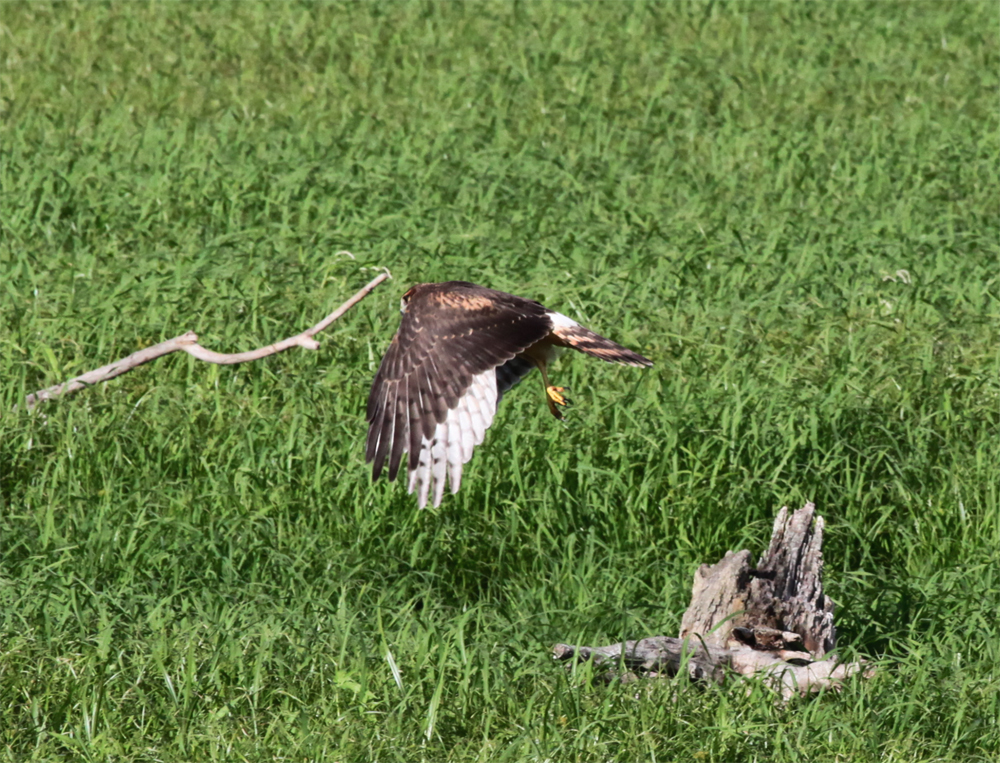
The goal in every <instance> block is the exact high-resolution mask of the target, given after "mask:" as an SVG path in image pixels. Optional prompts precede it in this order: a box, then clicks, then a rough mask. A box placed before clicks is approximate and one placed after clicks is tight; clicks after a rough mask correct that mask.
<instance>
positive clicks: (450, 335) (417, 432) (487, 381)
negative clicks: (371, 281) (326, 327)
mask: <svg viewBox="0 0 1000 763" xmlns="http://www.w3.org/2000/svg"><path fill="white" fill-rule="evenodd" d="M400 310H401V311H402V313H403V318H402V321H401V322H400V324H399V331H397V332H396V336H394V337H393V338H392V342H391V343H390V344H389V349H388V350H386V352H385V357H383V358H382V364H381V365H380V366H379V369H378V373H376V374H375V381H374V382H373V383H372V390H371V394H370V395H369V396H368V422H369V426H368V441H367V444H366V447H365V460H366V461H373V462H374V466H373V468H372V478H373V479H378V476H379V474H381V473H382V467H383V466H385V462H386V459H387V458H388V460H389V479H390V480H394V479H396V474H397V472H398V471H399V466H400V464H401V463H402V459H403V454H404V453H409V459H408V464H407V469H408V471H409V475H410V485H409V492H410V493H412V492H414V491H417V502H418V503H419V505H420V508H423V507H424V506H426V505H427V498H428V496H429V495H431V494H433V500H434V506H438V505H439V504H440V503H441V498H442V497H443V496H444V483H445V475H446V474H447V476H448V482H449V483H450V484H451V492H452V493H457V492H458V486H459V484H460V483H461V480H462V465H463V464H465V463H466V462H467V461H468V460H469V459H470V458H472V450H473V448H474V447H475V446H476V445H479V444H480V443H481V442H482V441H483V438H484V437H485V436H486V430H487V429H488V428H489V426H490V424H491V423H492V422H493V415H494V414H495V413H496V410H497V405H498V404H499V403H500V398H502V397H503V393H504V392H506V391H507V390H509V389H510V388H511V387H513V386H514V385H515V384H517V383H518V382H519V381H521V378H522V377H524V376H525V375H526V374H528V373H529V372H530V371H531V369H533V368H537V369H538V370H539V371H541V374H542V383H543V384H544V385H545V397H546V402H547V403H548V406H549V410H550V411H551V412H552V415H553V416H555V417H556V418H558V419H561V418H562V414H561V413H560V411H559V406H565V405H567V404H568V403H569V401H568V400H567V399H566V397H565V396H564V395H563V392H564V391H565V390H564V389H563V388H562V387H553V386H552V385H550V384H549V377H548V374H547V373H546V370H547V367H548V364H549V363H550V362H552V360H553V359H554V358H555V356H556V351H557V348H559V347H572V348H573V349H575V350H579V351H580V352H585V353H587V354H588V355H593V356H594V357H596V358H600V359H601V360H606V361H609V362H613V363H623V364H625V365H628V366H651V365H653V363H652V361H650V360H647V359H646V358H644V357H642V355H639V354H638V353H635V352H632V351H631V350H627V349H625V348H624V347H622V346H621V345H618V344H615V343H614V342H612V341H611V340H610V339H605V338H604V337H603V336H599V335H598V334H595V333H594V332H593V331H591V330H590V329H587V328H584V327H583V326H581V325H580V324H579V323H577V322H576V321H574V320H571V319H570V318H567V317H566V316H565V315H561V314H559V313H557V312H554V311H552V310H549V309H547V308H546V307H544V306H543V305H540V304H539V303H538V302H535V301H534V300H531V299H524V298H523V297H515V296H514V295H513V294H505V293H504V292H502V291H494V290H493V289H487V288H485V287H483V286H476V285H475V284H471V283H466V282H465V281H448V282H446V283H422V284H418V285H416V286H414V287H413V288H412V289H410V290H409V291H408V292H406V294H404V295H403V299H402V300H401V302H400Z"/></svg>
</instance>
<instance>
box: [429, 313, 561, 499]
mask: <svg viewBox="0 0 1000 763" xmlns="http://www.w3.org/2000/svg"><path fill="white" fill-rule="evenodd" d="M566 320H569V319H568V318H567V319H566ZM496 412H497V375H496V370H495V369H493V368H491V369H490V370H489V371H485V372H483V373H481V374H479V375H478V376H474V377H472V384H471V385H469V389H467V390H466V391H465V394H464V395H462V397H461V398H460V399H459V401H458V405H456V406H455V407H454V408H452V409H451V410H449V411H448V413H447V415H446V416H445V420H444V421H442V422H441V423H440V424H438V425H437V426H436V427H435V428H434V432H433V434H432V435H431V436H430V438H427V437H421V439H420V455H419V458H418V461H417V466H416V468H415V469H413V470H411V471H410V486H409V492H410V493H413V492H416V494H417V504H418V505H419V506H420V508H421V509H422V508H424V507H425V506H426V505H427V500H428V498H432V499H433V500H432V504H433V506H434V507H435V508H436V507H437V506H440V505H441V499H442V498H443V497H444V483H445V476H446V475H447V480H448V484H449V485H450V486H451V492H452V493H457V492H458V486H459V485H460V484H462V465H463V464H466V463H468V461H469V459H470V458H472V450H473V448H475V447H476V446H477V445H479V444H480V443H481V442H482V441H483V439H484V438H485V437H486V430H487V429H489V427H490V424H492V423H493V416H494V415H495V414H496ZM432 494H433V495H432Z"/></svg>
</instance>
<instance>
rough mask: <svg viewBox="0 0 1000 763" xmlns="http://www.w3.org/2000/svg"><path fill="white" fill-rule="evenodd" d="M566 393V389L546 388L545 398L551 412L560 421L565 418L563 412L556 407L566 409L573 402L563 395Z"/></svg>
mask: <svg viewBox="0 0 1000 763" xmlns="http://www.w3.org/2000/svg"><path fill="white" fill-rule="evenodd" d="M565 391H566V388H565V387H552V386H549V387H546V388H545V397H546V399H547V400H548V403H549V410H550V411H552V415H553V416H555V417H556V418H557V419H560V420H561V419H562V418H563V415H562V412H561V411H560V410H559V409H558V408H556V406H557V405H558V406H561V407H563V408H565V407H567V406H569V405H570V404H571V402H572V401H571V400H570V399H569V398H568V397H566V396H565V395H564V394H563V392H565Z"/></svg>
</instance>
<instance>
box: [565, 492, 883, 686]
mask: <svg viewBox="0 0 1000 763" xmlns="http://www.w3.org/2000/svg"><path fill="white" fill-rule="evenodd" d="M822 545H823V518H822V517H819V516H815V507H814V506H813V504H811V503H807V504H806V505H805V506H804V507H803V508H801V509H799V510H798V511H796V512H794V513H790V512H789V511H788V508H787V507H784V508H782V509H781V511H780V512H779V513H778V516H777V518H776V519H775V521H774V530H773V532H772V534H771V543H770V546H769V548H768V550H767V553H766V554H764V556H763V557H762V558H761V560H760V562H759V563H758V565H757V566H756V567H753V566H752V564H751V559H750V552H749V551H739V552H737V553H732V552H729V553H727V554H726V556H725V557H724V558H723V559H722V560H721V561H719V562H718V563H716V564H714V565H707V564H705V565H702V566H701V568H700V569H699V570H698V571H697V572H696V573H695V577H694V585H693V587H692V594H691V604H690V606H689V607H688V609H687V611H686V612H685V613H684V617H683V619H682V621H681V633H680V638H670V637H668V636H654V637H651V638H645V639H641V640H639V641H626V642H624V643H622V644H612V645H610V646H604V647H576V646H569V645H567V644H556V646H555V647H554V649H553V652H554V655H555V657H556V659H559V660H570V659H577V660H589V659H593V660H594V661H595V663H597V664H608V665H613V666H620V667H622V668H625V669H626V670H628V671H631V675H646V676H660V675H664V676H674V675H677V674H678V673H679V672H680V671H681V669H682V666H683V667H684V668H685V670H686V674H687V675H688V677H690V678H691V679H694V680H703V681H713V682H716V683H723V682H724V681H725V680H726V678H727V677H729V676H732V675H740V676H753V675H757V676H762V677H763V678H765V679H766V680H767V682H768V683H769V684H770V685H771V686H772V687H773V688H774V689H775V690H777V691H779V692H780V693H781V696H782V697H783V698H784V699H788V698H790V697H791V696H793V695H795V694H797V693H798V694H806V693H808V692H810V691H816V690H818V689H820V688H823V687H828V688H837V687H839V685H840V683H841V682H842V681H843V680H844V679H845V678H847V677H848V676H851V675H853V674H856V673H859V672H860V673H863V674H864V675H865V676H866V677H867V676H870V675H871V670H868V669H866V666H865V664H864V663H863V662H854V663H841V662H839V661H838V660H836V659H835V658H832V659H823V658H824V656H825V655H826V654H827V653H828V652H830V651H832V650H833V648H834V646H835V645H836V630H835V628H834V624H833V602H831V601H830V599H829V597H827V596H826V595H825V594H824V593H823V586H822V581H821V577H822V572H823V553H822ZM626 675H629V674H626Z"/></svg>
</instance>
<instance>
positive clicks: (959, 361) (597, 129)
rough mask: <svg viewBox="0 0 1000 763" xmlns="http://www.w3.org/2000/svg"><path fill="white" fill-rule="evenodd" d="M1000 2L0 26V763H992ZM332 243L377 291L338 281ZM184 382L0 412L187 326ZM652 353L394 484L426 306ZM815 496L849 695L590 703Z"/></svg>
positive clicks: (338, 260)
mask: <svg viewBox="0 0 1000 763" xmlns="http://www.w3.org/2000/svg"><path fill="white" fill-rule="evenodd" d="M998 29H1000V12H998V10H997V6H996V4H995V3H991V2H921V3H917V2H907V3H892V2H882V3H869V4H860V3H854V2H850V3H842V2H834V3H822V4H821V3H811V4H804V3H803V4H784V3H772V4H765V3H744V4H741V3H704V4H703V3H671V4H666V5H655V4H627V3H601V4H596V3H593V4H592V3H586V4H562V3H555V4H553V3H524V2H518V3H480V4H459V3H453V4H441V3H433V2H421V3H417V2H407V3H380V4H349V5H339V4H338V5H333V4H329V5H327V4H324V5H313V4H302V3H293V2H288V3H225V2H222V3H212V4H207V3H149V4H138V3H117V4H96V3H82V4H78V3H58V4H53V5H48V4H42V3H35V2H31V3H18V2H4V3H3V5H2V7H0V43H2V44H0V48H2V55H0V109H2V133H0V152H2V153H0V158H2V164H0V184H2V197H0V226H2V227H0V231H2V233H0V756H2V758H3V759H4V760H10V761H28V760H31V761H41V760H57V759H58V760H67V759H72V760H94V761H97V760H113V761H182V760H227V761H228V760H248V761H264V760H295V761H298V760H302V761H305V760H314V761H365V760H379V761H418V760H426V761H455V762H459V761H486V760H490V761H494V760H495V761H501V760H506V761H520V760H537V761H543V760H549V761H640V760H642V761H647V760H648V761H654V760H655V761H734V762H739V761H781V762H784V761H802V762H803V763H805V762H809V763H811V762H814V761H844V762H847V761H995V760H997V759H998V757H1000V244H998V242H1000V179H998V178H1000V173H998V156H1000V139H998V134H1000V120H998V70H1000V54H998V52H1000V45H998ZM340 250H349V251H351V252H353V253H354V255H355V258H356V259H353V260H352V259H350V258H348V257H346V256H343V255H337V254H336V253H337V252H338V251H340ZM379 267H388V268H389V269H390V270H391V271H392V274H393V277H394V280H392V281H390V282H388V283H386V284H384V285H383V286H381V287H380V288H379V289H378V290H377V291H376V292H375V293H374V294H373V295H371V296H370V297H369V298H368V299H367V300H365V301H364V302H362V303H361V304H360V305H359V306H358V307H356V308H355V309H354V310H353V311H352V312H350V313H349V314H348V315H347V316H346V317H345V318H344V319H343V320H341V321H340V322H339V323H337V324H335V325H334V326H333V327H332V328H331V329H330V330H329V331H328V332H326V333H325V334H324V335H322V336H321V337H320V339H321V340H322V348H321V349H320V350H319V351H318V352H316V353H309V352H304V351H297V352H289V353H285V354H283V355H279V356H275V357H272V358H269V359H267V360H264V361H260V362H257V363H254V364H249V365H244V366H237V367H227V368H220V367H217V366H209V365H206V364H203V363H199V362H197V361H195V360H193V359H191V358H188V357H187V356H181V355H174V356H170V357H168V358H163V359H161V360H159V361H157V362H156V363H155V364H153V365H151V366H146V367H143V368H141V369H138V370H136V371H133V372H132V373H130V374H127V375H126V376H123V377H121V378H120V379H117V380H115V381H113V382H110V383H108V384H106V385H101V386H97V387H94V388H92V389H88V390H85V391H82V392H80V393H78V394H76V395H74V396H72V397H68V398H65V399H63V400H60V401H57V402H53V403H48V404H44V405H43V406H40V407H39V408H38V409H37V410H36V412H35V413H33V414H32V413H27V412H25V411H24V408H23V406H21V408H20V410H18V411H17V412H12V409H13V408H14V407H15V406H17V405H18V403H19V402H20V401H22V400H23V398H24V396H25V395H26V394H27V393H29V392H32V391H34V390H36V389H40V388H42V387H45V386H48V385H50V384H54V383H56V382H58V381H62V380H64V379H66V378H69V377H70V376H73V375H76V374H78V373H82V372H85V371H88V370H91V369H93V368H96V367H97V366H100V365H103V364H105V363H108V362H110V361H112V360H114V359H117V358H120V357H123V356H125V355H127V354H129V353H130V352H133V351H134V350H136V349H138V348H140V347H144V346H148V345H150V344H153V343H155V342H158V341H161V340H162V339H166V338H168V337H171V336H174V335H177V334H180V333H182V332H183V331H185V330H195V331H197V332H198V333H199V335H200V336H201V338H202V341H203V343H204V344H205V345H206V346H208V347H211V348H213V349H216V350H220V351H225V352H235V351H239V350H247V349H252V348H254V347H258V346H260V345H264V344H268V343H270V342H273V341H275V340H277V339H280V338H283V337H285V336H289V335H291V334H294V333H297V332H298V331H300V330H302V329H304V328H306V327H307V326H310V325H312V324H313V323H315V322H316V321H318V320H319V319H320V318H321V317H322V316H323V315H325V314H326V312H328V311H329V310H331V309H332V308H333V307H334V306H336V305H338V304H339V303H340V302H341V301H342V300H344V299H345V298H346V297H347V296H349V295H350V294H351V293H353V292H354V291H355V290H356V289H357V288H358V287H360V286H361V285H362V284H364V283H365V282H366V281H368V280H369V279H370V278H371V277H372V276H373V275H374V273H375V270H374V269H376V268H379ZM448 279H464V280H470V281H474V282H477V283H481V284H485V285H489V286H492V287H495V288H499V289H503V290H506V291H511V292H514V293H516V294H521V295H524V296H530V297H533V298H536V299H539V300H540V301H542V302H543V303H545V304H546V305H548V306H550V307H552V308H554V309H558V310H560V311H562V312H564V313H567V314H568V315H570V316H571V317H574V318H576V319H578V320H580V321H581V322H584V323H586V324H587V325H589V326H591V327H592V328H594V329H595V330H597V331H600V332H602V333H604V334H606V335H608V336H610V337H612V338H614V339H616V340H618V341H620V342H622V343H623V344H626V345H628V346H630V347H633V348H635V349H636V350H638V351H640V352H642V353H643V354H644V355H647V356H649V357H650V358H653V359H654V360H655V361H656V366H655V367H654V368H652V369H649V370H645V371H642V370H638V369H631V368H621V367H615V366H610V365H605V364H601V363H598V362H595V361H591V360H588V359H586V358H584V357H582V356H579V355H573V356H572V357H570V356H565V357H563V359H562V360H560V362H559V364H558V365H557V368H556V380H557V382H556V383H562V384H565V385H566V386H569V387H571V388H572V389H573V393H574V398H575V400H576V402H577V405H576V407H575V408H574V409H573V411H572V413H571V415H570V418H569V422H568V424H567V425H565V426H563V425H559V424H558V423H557V422H555V421H554V420H552V419H551V417H550V416H549V415H548V414H547V413H546V412H545V410H544V406H543V402H542V395H541V390H540V388H539V385H538V382H537V380H535V379H530V380H528V381H527V382H526V383H525V384H523V385H522V386H521V387H520V388H518V389H517V390H515V391H514V392H512V393H511V394H510V395H509V396H508V397H507V398H505V400H504V403H503V405H502V406H501V410H500V412H499V415H498V418H497V421H496V423H495V424H494V426H493V429H492V430H491V431H490V433H489V434H488V436H487V440H486V443H485V444H484V445H483V446H482V447H481V448H479V449H478V452H477V453H476V455H475V457H474V459H473V460H472V462H471V463H470V464H469V465H468V467H467V468H466V472H465V479H464V481H463V487H462V490H461V492H460V493H459V494H458V495H457V496H454V497H448V498H446V499H445V502H444V503H443V504H442V506H441V507H440V508H439V509H436V510H425V511H418V510H417V509H416V506H415V502H414V500H413V498H412V497H411V496H407V495H406V494H405V490H404V486H403V485H401V484H389V483H387V482H380V483H378V484H375V485H373V484H372V483H371V479H370V475H369V471H368V469H367V468H366V466H365V465H364V463H363V441H364V432H365V424H364V410H363V409H364V402H365V399H366V395H367V389H368V385H369V384H370V381H371V378H372V376H373V374H374V370H375V368H376V366H377V363H378V359H379V357H380V355H381V353H382V351H383V350H384V348H385V346H386V344H387V343H388V340H389V338H390V337H391V335H392V332H393V331H394V330H395V327H396V324H397V321H398V315H399V314H398V300H399V296H400V294H401V293H402V292H403V291H404V290H405V289H406V288H407V287H408V286H409V285H411V284H412V283H414V282H418V281H437V280H448ZM806 500H813V501H815V502H816V504H817V507H818V510H819V512H820V513H821V514H822V515H824V516H825V517H826V519H827V522H828V534H827V543H826V548H825V552H826V554H825V556H826V562H827V568H826V570H827V571H826V583H827V587H828V592H829V593H830V595H831V596H832V597H833V598H834V599H835V600H836V602H837V604H838V609H837V621H838V625H839V637H840V644H839V646H840V650H841V653H842V654H844V655H845V656H846V657H849V658H853V657H854V656H857V655H864V656H867V657H869V658H871V659H872V660H874V662H875V664H876V665H877V667H878V673H877V675H876V676H875V677H874V678H873V679H871V680H870V681H866V682H856V683H851V684H849V685H848V686H847V687H846V688H845V690H844V691H843V692H841V693H840V694H838V695H833V694H830V695H823V696H818V697H814V698H811V699H808V700H803V701H795V702H792V703H791V704H789V705H788V706H780V705H779V704H776V703H775V702H774V699H773V696H771V695H769V694H768V693H767V692H766V691H765V690H764V688H763V687H760V686H756V687H754V688H753V689H752V691H749V692H748V691H746V685H742V686H741V685H739V684H734V685H732V686H728V687H725V688H720V689H704V688H699V687H697V686H694V685H692V684H689V683H685V682H673V681H662V682H654V683H650V684H648V685H643V686H642V687H641V688H639V689H638V690H637V689H636V688H635V687H634V686H633V687H622V686H610V687H608V686H602V685H599V684H595V683H593V682H591V681H589V680H588V672H587V669H586V668H583V667H581V668H580V669H579V670H577V671H576V672H573V673H569V672H567V671H566V670H565V669H564V668H563V667H562V666H559V665H556V664H554V663H553V662H552V661H551V659H550V657H549V650H550V647H551V645H552V644H553V643H554V642H556V641H565V642H571V643H587V644H597V643H608V642H613V641H615V640H618V639H621V638H625V637H630V638H631V637H641V636H646V635H654V634H666V635H676V632H677V630H678V625H679V620H680V616H681V614H682V613H683V611H684V609H685V607H686V606H687V603H688V597H689V595H690V583H691V576H692V574H693V572H694V570H695V569H696V568H697V566H698V565H699V564H700V563H703V562H714V561H716V560H717V559H718V558H719V557H721V556H722V555H723V554H724V553H725V551H726V550H727V549H736V548H744V547H745V548H749V549H751V550H752V551H753V552H754V553H759V552H760V551H762V550H763V548H764V544H765V543H766V541H767V538H768V536H769V534H770V526H771V522H772V519H773V517H774V514H775V512H776V510H777V509H778V508H779V507H780V506H781V505H783V504H789V505H791V506H793V507H798V506H799V505H801V504H802V503H803V502H805V501H806Z"/></svg>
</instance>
